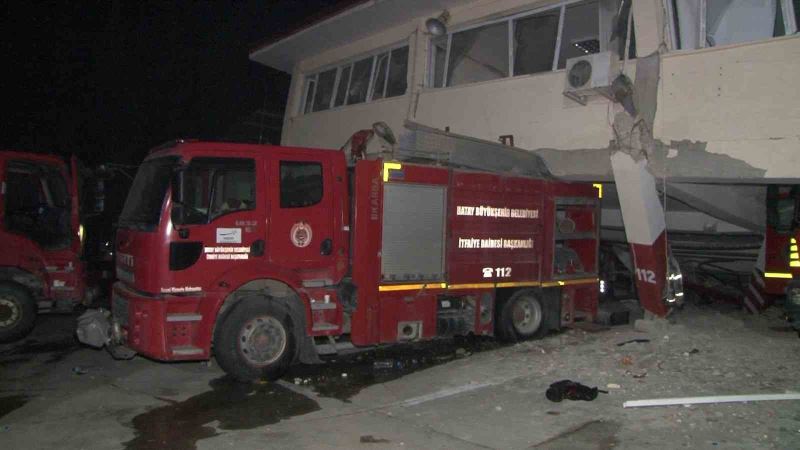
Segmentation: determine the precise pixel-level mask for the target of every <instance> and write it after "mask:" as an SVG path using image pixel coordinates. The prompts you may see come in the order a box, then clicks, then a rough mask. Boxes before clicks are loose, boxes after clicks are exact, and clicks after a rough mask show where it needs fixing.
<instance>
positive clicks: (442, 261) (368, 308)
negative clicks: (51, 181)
mask: <svg viewBox="0 0 800 450" xmlns="http://www.w3.org/2000/svg"><path fill="white" fill-rule="evenodd" d="M598 221H599V212H598V198H597V191H596V190H595V189H594V188H593V187H592V186H591V185H587V184H573V183H563V182H558V181H555V180H549V179H548V180H544V179H532V178H522V177H512V176H505V175H498V174H491V173H483V172H475V171H466V170H457V169H453V168H449V167H442V166H432V165H425V164H410V163H406V162H397V161H389V160H383V159H375V160H359V161H357V162H354V163H353V164H352V165H350V166H348V163H347V161H346V159H345V155H344V153H343V152H340V151H333V150H320V149H307V148H288V147H278V146H261V145H250V144H231V143H219V142H184V141H181V142H176V143H173V144H170V145H166V146H163V147H161V148H158V149H156V150H154V151H152V152H151V153H150V155H149V156H148V157H147V158H146V160H145V162H144V163H143V164H142V166H141V167H140V169H139V171H138V173H137V175H136V179H135V181H134V183H133V186H132V189H131V191H130V194H129V196H128V199H127V201H126V203H125V207H124V209H123V212H122V214H121V216H120V219H119V229H118V232H117V237H116V248H117V263H116V269H117V277H118V279H119V281H118V282H117V283H116V284H115V286H114V289H113V297H112V313H111V315H109V314H108V313H106V312H102V311H93V312H90V313H87V315H85V316H84V317H83V318H82V319H81V321H80V325H79V330H78V335H79V337H80V339H81V340H82V341H83V342H85V343H87V344H90V345H94V346H102V345H103V344H108V345H109V346H110V347H111V348H115V349H117V350H116V352H117V354H120V353H119V352H120V349H122V353H125V354H127V355H128V356H130V355H132V354H133V353H134V352H137V353H140V354H143V355H145V356H148V357H151V358H154V359H158V360H165V361H174V360H196V359H208V358H210V357H211V355H212V350H213V354H214V356H215V357H216V359H217V361H218V363H219V364H220V366H221V367H222V368H223V369H224V370H225V371H226V372H228V373H230V374H232V375H233V376H235V377H237V378H239V379H242V380H252V379H256V378H260V377H267V378H275V377H277V376H279V375H280V374H281V373H282V372H283V371H284V369H285V368H286V367H287V366H288V365H289V364H292V363H294V362H298V361H299V362H304V363H314V362H319V355H324V354H333V353H338V352H342V351H346V350H353V349H357V348H363V347H371V346H376V345H382V344H391V343H397V342H407V341H417V340H426V339H433V338H438V337H450V336H455V335H467V334H476V335H495V334H497V335H499V336H500V337H502V338H505V339H510V340H515V339H525V338H530V337H538V336H543V335H544V334H545V333H547V332H548V331H549V330H553V329H557V328H559V327H560V326H561V324H562V322H564V321H571V320H573V319H574V318H575V317H576V316H579V317H580V316H583V317H586V318H588V319H591V318H592V317H593V316H594V314H596V309H597V287H598V280H597V256H598V255H597V248H598ZM106 320H108V321H109V322H108V323H107V322H105V321H106Z"/></svg>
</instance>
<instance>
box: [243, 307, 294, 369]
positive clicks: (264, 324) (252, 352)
mask: <svg viewBox="0 0 800 450" xmlns="http://www.w3.org/2000/svg"><path fill="white" fill-rule="evenodd" d="M287 342H288V340H287V337H286V328H285V327H284V326H283V324H282V323H281V321H280V320H278V319H276V318H274V317H272V316H259V317H256V318H253V319H251V320H249V321H247V322H246V323H245V324H244V326H243V327H242V329H241V332H240V333H239V351H240V352H241V354H242V356H243V357H244V359H246V360H247V362H248V363H249V364H252V365H254V366H266V365H269V364H272V363H274V362H275V361H277V360H279V359H280V357H281V356H282V355H283V353H284V351H285V350H286V344H287Z"/></svg>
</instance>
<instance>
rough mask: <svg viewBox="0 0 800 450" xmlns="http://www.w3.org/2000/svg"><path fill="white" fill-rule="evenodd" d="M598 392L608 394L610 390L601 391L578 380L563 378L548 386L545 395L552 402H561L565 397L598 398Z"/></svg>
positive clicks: (585, 399)
mask: <svg viewBox="0 0 800 450" xmlns="http://www.w3.org/2000/svg"><path fill="white" fill-rule="evenodd" d="M598 392H602V393H603V394H608V391H601V390H600V389H598V388H596V387H593V388H590V387H589V386H586V385H583V384H581V383H578V382H577V381H571V380H561V381H556V382H555V383H553V384H551V385H550V387H549V388H547V392H545V397H547V399H548V400H550V401H551V402H560V401H562V400H564V399H567V400H584V401H587V402H589V401H592V400H594V399H596V398H597V393H598Z"/></svg>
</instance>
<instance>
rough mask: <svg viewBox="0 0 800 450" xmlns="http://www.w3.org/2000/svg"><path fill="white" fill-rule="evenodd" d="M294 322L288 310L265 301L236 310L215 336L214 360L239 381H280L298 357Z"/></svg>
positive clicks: (241, 305)
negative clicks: (296, 355)
mask: <svg viewBox="0 0 800 450" xmlns="http://www.w3.org/2000/svg"><path fill="white" fill-rule="evenodd" d="M295 349H296V345H295V339H294V333H293V327H292V321H291V318H290V317H289V312H288V311H287V310H286V307H285V306H283V305H281V304H279V303H277V302H274V301H271V300H270V299H263V298H249V299H245V300H242V301H241V302H239V303H238V304H236V305H234V306H233V309H232V310H231V311H230V312H229V313H228V314H226V315H225V316H224V317H223V318H222V322H221V323H220V324H218V325H217V331H216V333H215V335H214V356H215V357H216V359H217V362H218V363H219V365H220V367H222V369H223V370H224V371H225V372H226V373H228V374H229V375H231V376H233V377H234V378H236V379H237V380H239V381H245V382H249V381H255V380H258V379H268V380H276V379H278V378H280V376H281V375H283V374H284V373H285V372H286V369H288V367H289V364H291V362H292V360H293V359H294V355H295Z"/></svg>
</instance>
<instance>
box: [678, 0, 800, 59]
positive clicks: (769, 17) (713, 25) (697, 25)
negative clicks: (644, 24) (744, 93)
mask: <svg viewBox="0 0 800 450" xmlns="http://www.w3.org/2000/svg"><path fill="white" fill-rule="evenodd" d="M797 3H798V2H797V1H796V0H793V1H788V0H666V5H667V8H668V10H669V12H670V14H671V15H672V20H671V24H672V29H671V35H672V43H673V48H676V49H696V48H703V47H716V46H719V45H729V44H738V43H742V42H751V41H758V40H763V39H769V38H772V37H777V36H784V35H786V34H792V33H794V32H795V31H796V30H797V21H796V17H797V11H796V7H797ZM787 31H788V32H787Z"/></svg>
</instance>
